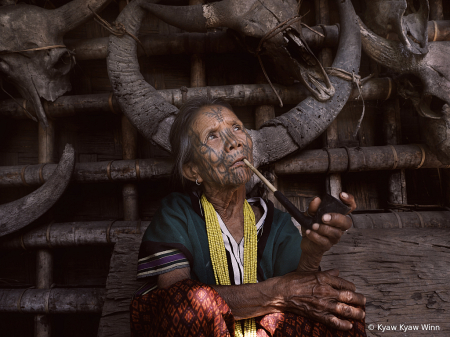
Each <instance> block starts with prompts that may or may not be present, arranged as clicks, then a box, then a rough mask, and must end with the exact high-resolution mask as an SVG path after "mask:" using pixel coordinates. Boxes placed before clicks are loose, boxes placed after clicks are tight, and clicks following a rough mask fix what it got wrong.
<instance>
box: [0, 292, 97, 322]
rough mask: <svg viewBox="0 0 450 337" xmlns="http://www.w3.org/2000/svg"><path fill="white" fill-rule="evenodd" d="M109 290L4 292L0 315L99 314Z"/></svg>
mask: <svg viewBox="0 0 450 337" xmlns="http://www.w3.org/2000/svg"><path fill="white" fill-rule="evenodd" d="M104 301H105V289H98V288H81V289H64V288H54V289H0V312H15V313H30V314H37V316H44V317H45V316H48V315H49V314H76V313H84V314H88V313H89V314H93V313H94V314H98V313H101V310H102V307H103V303H104Z"/></svg>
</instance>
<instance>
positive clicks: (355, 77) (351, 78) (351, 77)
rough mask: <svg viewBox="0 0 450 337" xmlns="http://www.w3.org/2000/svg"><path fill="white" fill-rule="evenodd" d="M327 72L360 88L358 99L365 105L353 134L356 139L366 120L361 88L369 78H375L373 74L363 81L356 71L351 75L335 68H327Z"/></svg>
mask: <svg viewBox="0 0 450 337" xmlns="http://www.w3.org/2000/svg"><path fill="white" fill-rule="evenodd" d="M325 71H326V72H327V74H328V75H331V76H336V77H339V78H341V79H343V80H346V81H349V82H352V83H353V84H355V85H356V87H357V88H358V91H359V96H358V97H357V98H356V99H359V98H361V100H362V103H363V110H362V113H361V117H360V118H359V120H358V124H356V129H355V132H354V133H353V138H356V135H357V134H358V131H359V128H360V127H361V123H362V120H363V118H364V114H365V112H366V103H365V102H364V97H363V95H362V92H361V88H362V86H363V84H364V82H365V81H367V80H368V79H369V78H371V77H372V76H373V74H371V75H369V76H367V77H365V78H363V79H361V76H360V75H358V74H355V72H354V71H352V72H351V73H350V72H348V71H346V70H344V69H339V68H334V67H327V68H325Z"/></svg>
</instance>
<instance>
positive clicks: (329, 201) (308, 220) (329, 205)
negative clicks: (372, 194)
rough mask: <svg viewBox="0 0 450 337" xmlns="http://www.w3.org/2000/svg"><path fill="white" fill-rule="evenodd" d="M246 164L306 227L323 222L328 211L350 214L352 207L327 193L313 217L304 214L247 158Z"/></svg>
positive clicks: (309, 227)
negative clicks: (323, 217)
mask: <svg viewBox="0 0 450 337" xmlns="http://www.w3.org/2000/svg"><path fill="white" fill-rule="evenodd" d="M243 161H244V163H245V165H247V166H248V167H249V168H250V169H251V170H252V171H253V172H255V173H256V175H257V176H258V177H259V179H261V180H262V181H263V182H264V184H266V186H267V187H268V188H269V189H270V190H271V191H272V192H273V195H274V196H275V198H277V200H278V201H279V202H280V203H281V204H282V205H283V206H284V208H286V210H287V211H288V212H289V214H290V215H291V216H292V217H293V218H294V219H295V220H297V222H298V223H299V224H300V225H301V226H302V227H303V228H306V229H312V225H313V224H315V223H322V216H323V215H324V214H327V213H340V214H343V215H346V214H348V212H350V210H351V208H350V207H348V206H347V205H345V204H344V203H343V202H342V201H340V200H338V199H336V198H335V197H333V196H331V195H329V194H327V193H325V194H324V195H323V197H322V198H321V200H322V202H321V203H320V206H319V209H318V210H317V212H316V214H315V215H314V216H313V217H309V216H306V215H304V214H303V213H302V212H301V211H300V210H299V209H298V208H297V207H295V206H294V204H293V203H292V202H290V201H289V199H288V198H286V197H285V196H284V195H283V193H281V192H280V191H278V190H277V189H276V188H275V186H273V185H272V184H271V183H270V182H269V181H268V180H267V179H266V178H265V177H264V176H263V175H262V174H261V172H259V171H258V170H257V169H256V168H255V167H254V166H253V165H252V164H250V162H249V161H248V160H247V159H244V160H243Z"/></svg>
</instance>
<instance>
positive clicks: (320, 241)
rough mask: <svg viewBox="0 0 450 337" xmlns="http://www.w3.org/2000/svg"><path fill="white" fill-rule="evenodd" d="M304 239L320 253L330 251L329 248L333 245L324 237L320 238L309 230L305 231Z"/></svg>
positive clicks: (320, 236)
mask: <svg viewBox="0 0 450 337" xmlns="http://www.w3.org/2000/svg"><path fill="white" fill-rule="evenodd" d="M306 237H307V238H308V239H309V240H310V241H312V242H313V243H315V244H316V245H318V246H319V247H320V250H321V251H322V252H326V251H328V250H330V248H331V247H332V246H333V243H332V242H331V241H330V240H329V239H328V238H327V237H326V236H322V235H320V234H319V233H317V232H315V231H312V230H309V229H308V230H306Z"/></svg>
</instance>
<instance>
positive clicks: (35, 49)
mask: <svg viewBox="0 0 450 337" xmlns="http://www.w3.org/2000/svg"><path fill="white" fill-rule="evenodd" d="M55 48H67V47H66V46H65V45H63V44H57V45H54V46H47V47H38V48H31V49H22V50H3V51H0V55H7V54H15V53H23V52H28V51H37V50H47V49H55Z"/></svg>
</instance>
